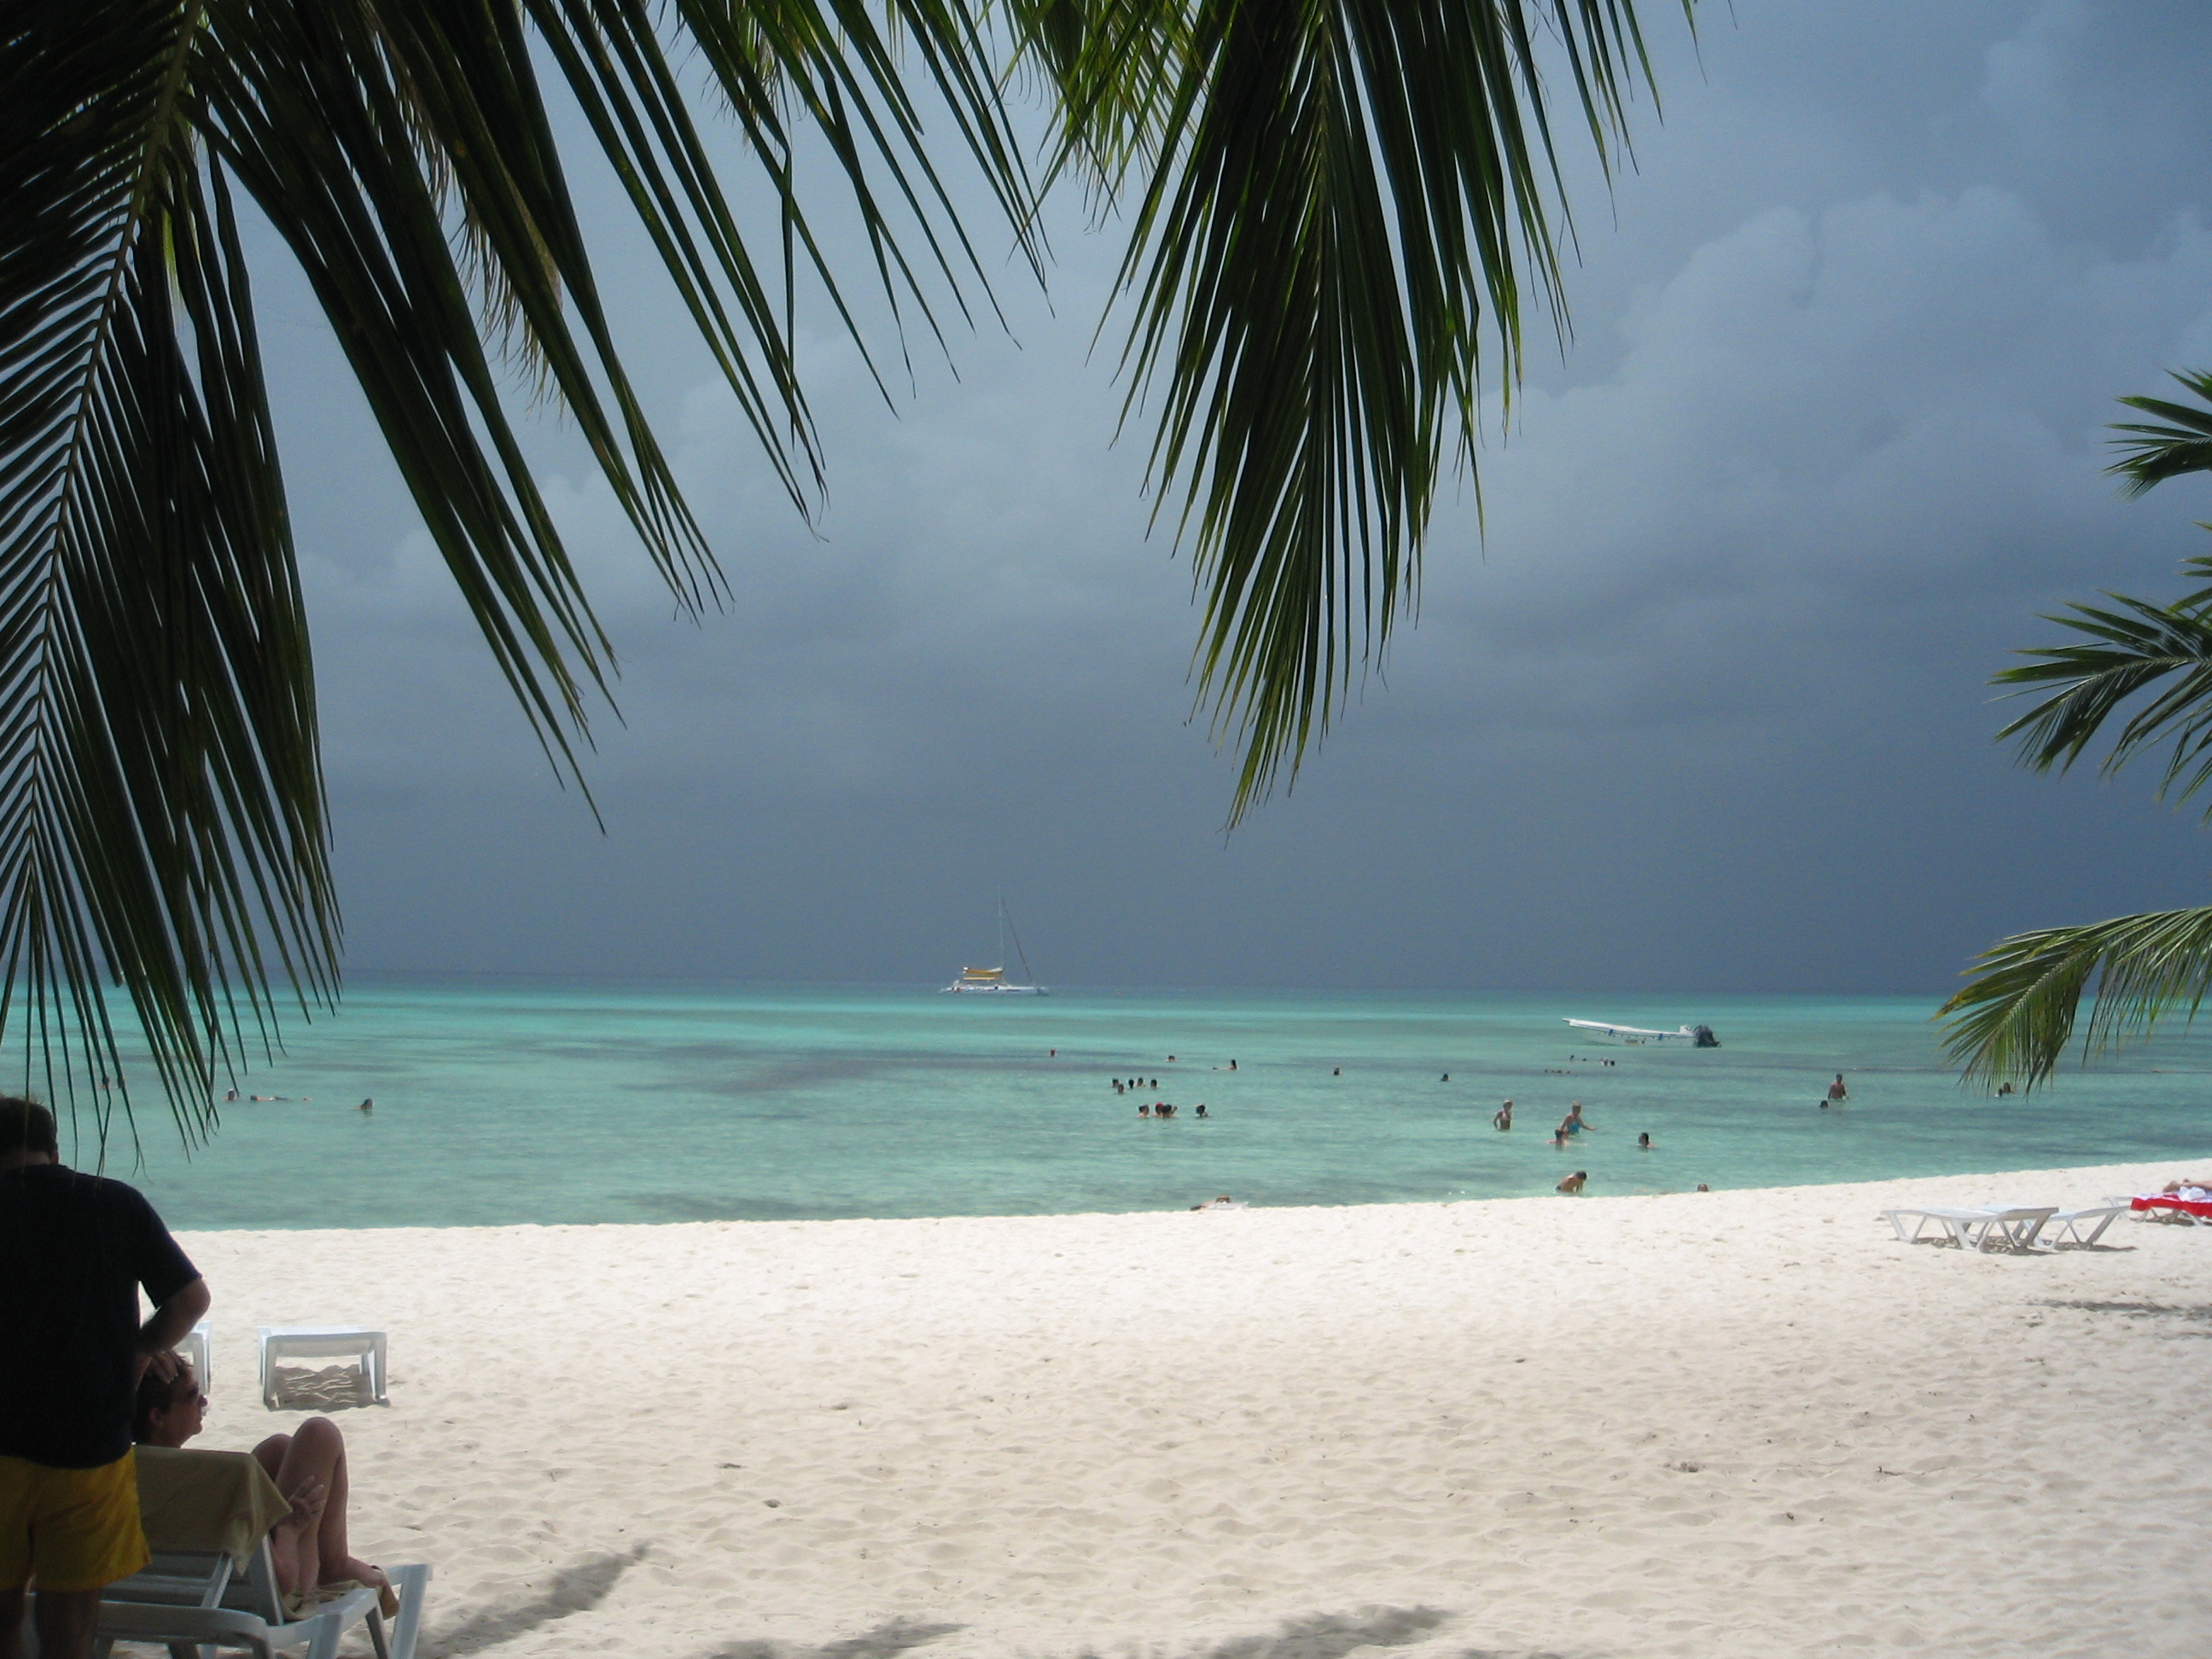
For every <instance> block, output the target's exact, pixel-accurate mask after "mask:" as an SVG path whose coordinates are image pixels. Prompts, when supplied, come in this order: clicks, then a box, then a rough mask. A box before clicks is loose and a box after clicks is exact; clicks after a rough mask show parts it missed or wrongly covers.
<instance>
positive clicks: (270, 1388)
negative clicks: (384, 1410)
mask: <svg viewBox="0 0 2212 1659" xmlns="http://www.w3.org/2000/svg"><path fill="white" fill-rule="evenodd" d="M256 1334H258V1336H259V1337H260V1339H261V1403H262V1404H263V1405H264V1406H266V1407H269V1409H270V1410H271V1411H274V1410H276V1364H277V1362H278V1361H279V1360H283V1359H351V1360H354V1361H356V1363H358V1364H359V1365H360V1366H361V1373H362V1376H363V1377H364V1378H366V1379H367V1380H368V1389H369V1393H370V1395H372V1396H373V1397H374V1400H375V1401H376V1403H377V1404H378V1405H380V1406H382V1405H386V1404H387V1403H389V1402H388V1401H387V1400H386V1396H385V1392H384V1333H383V1332H382V1331H372V1330H368V1329H367V1328H363V1327H362V1326H359V1325H263V1326H260V1327H259V1328H258V1330H257V1333H256Z"/></svg>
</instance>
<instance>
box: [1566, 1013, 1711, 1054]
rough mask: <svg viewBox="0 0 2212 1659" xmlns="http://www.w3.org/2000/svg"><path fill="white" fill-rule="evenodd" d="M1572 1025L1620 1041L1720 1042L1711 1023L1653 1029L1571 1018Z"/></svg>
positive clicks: (1697, 1045) (1694, 1044) (1698, 1044)
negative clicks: (1714, 1034) (1662, 1029)
mask: <svg viewBox="0 0 2212 1659" xmlns="http://www.w3.org/2000/svg"><path fill="white" fill-rule="evenodd" d="M1565 1024H1569V1025H1571V1026H1573V1027H1574V1028H1575V1030H1577V1031H1580V1032H1582V1033H1583V1035H1584V1036H1594V1037H1611V1038H1613V1040H1614V1041H1616V1042H1686V1043H1688V1044H1689V1045H1690V1046H1691V1047H1692V1048H1719V1047H1720V1046H1721V1045H1720V1042H1719V1040H1718V1039H1717V1038H1716V1037H1715V1036H1713V1028H1712V1027H1711V1026H1710V1025H1699V1026H1694V1027H1693V1026H1688V1025H1685V1026H1683V1027H1681V1028H1680V1030H1673V1031H1651V1030H1645V1029H1644V1027H1643V1026H1641V1025H1608V1024H1606V1023H1605V1022H1604V1021H1603V1020H1601V1019H1571V1020H1567V1021H1565Z"/></svg>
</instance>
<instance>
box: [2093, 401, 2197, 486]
mask: <svg viewBox="0 0 2212 1659" xmlns="http://www.w3.org/2000/svg"><path fill="white" fill-rule="evenodd" d="M2173 379H2174V380H2177V381H2178V382H2179V383H2180V385H2181V386H2184V387H2185V388H2186V389H2187V390H2189V391H2191V392H2194V393H2196V394H2197V398H2198V399H2199V400H2200V403H2201V404H2205V405H2212V374H2206V373H2203V372H2198V373H2190V372H2188V371H2181V372H2177V373H2175V374H2174V375H2173ZM2120 401H2121V402H2122V403H2124V404H2127V405H2128V407H2129V408H2130V409H2140V410H2142V411H2143V413H2144V414H2146V415H2156V416H2160V417H2161V418H2162V420H2163V421H2164V422H2165V423H2164V424H2163V425H2157V426H2150V425H2145V424H2143V423H2142V422H2114V423H2113V426H2112V430H2113V431H2115V432H2124V433H2127V434H2129V436H2127V437H2124V438H2118V439H2115V440H2113V444H2114V447H2116V448H2118V449H2121V450H2124V451H2125V452H2126V453H2124V454H2123V455H2122V457H2121V458H2120V459H2118V460H2117V461H2114V462H2113V463H2112V465H2110V466H2108V467H2106V469H2105V470H2106V471H2107V472H2114V473H2118V475H2119V476H2120V477H2122V478H2124V479H2125V480H2126V483H2124V484H2123V485H2122V486H2121V489H2120V493H2121V494H2122V495H2129V496H2134V495H2142V493H2143V492H2144V491H2145V490H2147V489H2151V488H2153V487H2154V485H2157V484H2160V483H2165V482H2166V480H2167V479H2168V478H2178V477H2181V476H2182V475H2183V474H2184V473H2187V472H2205V471H2212V407H2199V408H2195V409H2192V408H2191V407H2190V406H2189V405H2187V404H2173V403H2167V402H2166V401H2165V400H2163V399H2162V398H2121V399H2120Z"/></svg>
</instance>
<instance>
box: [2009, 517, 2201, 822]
mask: <svg viewBox="0 0 2212 1659" xmlns="http://www.w3.org/2000/svg"><path fill="white" fill-rule="evenodd" d="M2200 563H2201V561H2200ZM2106 598H2107V599H2110V600H2111V601H2112V606H2111V608H2104V607H2099V606H2095V605H2069V606H2068V607H2067V608H2066V610H2065V611H2064V612H2063V613H2060V614H2057V615H2052V616H2048V617H2045V621H2048V622H2054V623H2058V624H2059V625H2060V626H2062V627H2064V628H2068V629H2072V630H2073V631H2074V632H2075V634H2077V635H2081V636H2083V637H2084V638H2085V640H2086V641H2088V642H2087V643H2083V644H2079V645H2062V646H2042V647H2035V648H2033V649H2031V650H2026V651H2021V652H2020V653H2018V654H2019V655H2021V656H2023V657H2027V658H2029V659H2031V660H2030V661H2028V662H2027V663H2024V664H2021V665H2018V666H2016V667H2012V668H2008V669H2005V670H2003V671H2001V672H2000V673H1998V674H1997V675H1996V677H1995V678H1994V680H1993V682H1992V683H1993V684H1998V685H2008V686H2017V687H2020V688H2021V690H2018V691H2015V692H2014V693H2013V695H2014V696H2024V695H2027V694H2028V693H2029V692H2030V691H2036V692H2045V693H2047V695H2045V696H2043V697H2042V699H2041V701H2039V702H2037V703H2035V704H2034V705H2033V707H2032V708H2029V709H2028V711H2027V713H2026V714H2022V715H2021V716H2020V717H2019V718H2018V719H2017V720H2013V721H2012V722H2010V723H2009V724H2008V725H2007V726H2004V728H2003V729H2002V730H2001V731H2000V732H1998V733H1997V737H1998V739H1999V740H2000V741H2002V740H2004V739H2007V738H2018V739H2019V740H2020V747H2021V760H2022V763H2023V764H2025V765H2027V766H2029V767H2031V768H2033V769H2035V770H2037V771H2051V770H2057V771H2059V772H2064V771H2066V770H2067V769H2069V768H2070V767H2071V766H2072V765H2073V764H2074V763H2075V761H2076V760H2078V759H2079V758H2080V757H2081V753H2082V751H2083V750H2086V749H2087V747H2088V746H2089V745H2090V744H2091V743H2093V741H2095V739H2096V738H2097V735H2098V733H2099V732H2101V731H2103V730H2104V728H2105V726H2106V724H2107V723H2108V722H2109V721H2110V720H2112V719H2113V718H2114V717H2115V716H2116V715H2117V714H2118V713H2119V711H2120V710H2121V708H2122V707H2123V706H2124V705H2125V704H2126V703H2128V702H2130V700H2131V699H2133V698H2135V697H2136V696H2140V695H2142V694H2145V693H2152V694H2154V695H2151V696H2149V697H2148V700H2147V701H2146V702H2143V703H2142V705H2141V706H2140V707H2139V708H2136V709H2135V711H2134V712H2133V713H2132V714H2130V715H2129V717H2128V719H2127V720H2126V721H2125V723H2124V725H2123V726H2121V727H2120V731H2119V734H2118V736H2117V737H2116V738H2113V740H2112V748H2111V750H2110V751H2109V752H2108V753H2107V754H2106V757H2105V759H2104V761H2103V763H2101V764H2100V767H2099V770H2100V772H2101V773H2102V774H2104V775H2106V776H2110V775H2112V774H2113V773H2115V772H2117V771H2118V770H2119V769H2121V768H2122V767H2124V766H2125V765H2126V764H2128V763H2130V761H2133V760H2136V759H2137V758H2139V757H2141V756H2142V755H2143V754H2144V753H2146V752H2147V751H2148V750H2152V749H2154V748H2157V747H2160V746H2161V745H2163V744H2167V743H2169V742H2170V743H2171V744H2172V750H2171V751H2170V753H2169V754H2168V755H2167V757H2166V769H2165V773H2164V775H2163V776H2162V777H2161V778H2160V782H2159V790H2158V793H2159V795H2160V798H2161V799H2164V798H2166V796H2168V795H2172V797H2173V798H2175V799H2183V800H2185V799H2188V798H2189V797H2190V796H2191V795H2193V794H2195V793H2197V792H2198V791H2199V790H2201V789H2202V788H2203V787H2204V786H2205V785H2206V783H2208V782H2212V616H2208V614H2207V613H2206V611H2205V609H2204V605H2203V596H2202V595H2192V596H2191V597H2190V598H2188V599H2182V600H2179V601H2177V602H2176V603H2174V604H2172V605H2149V604H2147V603H2146V602H2144V601H2143V600H2141V599H2129V598H2127V597H2126V596H2125V595H2123V594H2107V595H2106Z"/></svg>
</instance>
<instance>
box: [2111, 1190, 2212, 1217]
mask: <svg viewBox="0 0 2212 1659" xmlns="http://www.w3.org/2000/svg"><path fill="white" fill-rule="evenodd" d="M2128 1207H2129V1208H2130V1209H2134V1210H2179V1211H2180V1212H2181V1213H2182V1214H2184V1215H2193V1216H2197V1217H2200V1218H2203V1219H2204V1220H2207V1221H2212V1200H2205V1199H2201V1198H2176V1197H2175V1196H2174V1195H2173V1194H2171V1193H2150V1194H2146V1195H2144V1196H2143V1197H2142V1198H2132V1199H2130V1200H2128Z"/></svg>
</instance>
